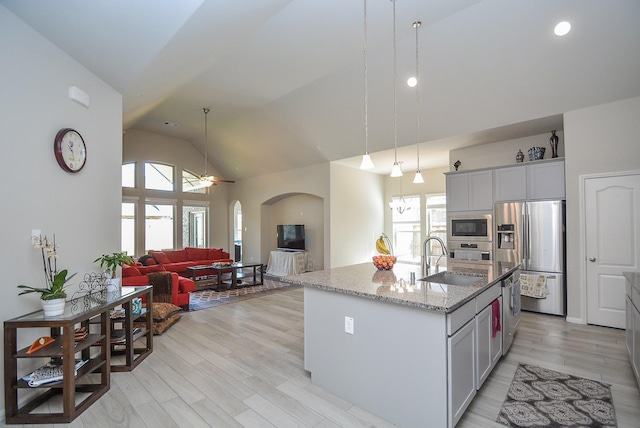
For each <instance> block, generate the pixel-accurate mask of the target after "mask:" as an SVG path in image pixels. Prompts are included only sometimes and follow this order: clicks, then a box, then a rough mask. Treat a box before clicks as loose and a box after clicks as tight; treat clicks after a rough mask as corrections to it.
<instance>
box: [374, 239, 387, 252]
mask: <svg viewBox="0 0 640 428" xmlns="http://www.w3.org/2000/svg"><path fill="white" fill-rule="evenodd" d="M376 250H377V251H378V252H379V253H380V254H390V251H389V249H388V248H387V244H386V242H384V239H383V238H382V236H381V237H379V238H378V239H377V240H376Z"/></svg>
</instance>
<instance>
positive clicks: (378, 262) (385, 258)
mask: <svg viewBox="0 0 640 428" xmlns="http://www.w3.org/2000/svg"><path fill="white" fill-rule="evenodd" d="M396 260H397V258H396V257H395V256H391V255H386V254H385V255H378V256H373V265H374V266H375V267H377V268H378V269H380V270H390V269H392V268H393V265H394V264H396Z"/></svg>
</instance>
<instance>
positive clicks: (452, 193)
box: [447, 170, 493, 211]
mask: <svg viewBox="0 0 640 428" xmlns="http://www.w3.org/2000/svg"><path fill="white" fill-rule="evenodd" d="M492 208H493V174H492V171H491V170H486V171H473V172H460V173H451V174H447V211H487V210H491V209H492Z"/></svg>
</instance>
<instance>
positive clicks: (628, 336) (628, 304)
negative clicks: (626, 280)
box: [625, 296, 633, 365]
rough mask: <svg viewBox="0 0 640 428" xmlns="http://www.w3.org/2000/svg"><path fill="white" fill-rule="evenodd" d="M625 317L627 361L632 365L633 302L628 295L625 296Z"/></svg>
mask: <svg viewBox="0 0 640 428" xmlns="http://www.w3.org/2000/svg"><path fill="white" fill-rule="evenodd" d="M625 306H626V317H627V321H626V323H625V327H626V330H625V339H626V343H627V352H628V353H629V361H631V364H632V365H633V304H632V303H631V299H630V298H629V296H627V297H626V298H625Z"/></svg>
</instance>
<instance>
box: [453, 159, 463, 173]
mask: <svg viewBox="0 0 640 428" xmlns="http://www.w3.org/2000/svg"><path fill="white" fill-rule="evenodd" d="M460 165H462V162H460V160H457V161H456V163H454V164H453V166H454V167H455V169H456V171H457V170H458V167H459V166H460Z"/></svg>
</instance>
